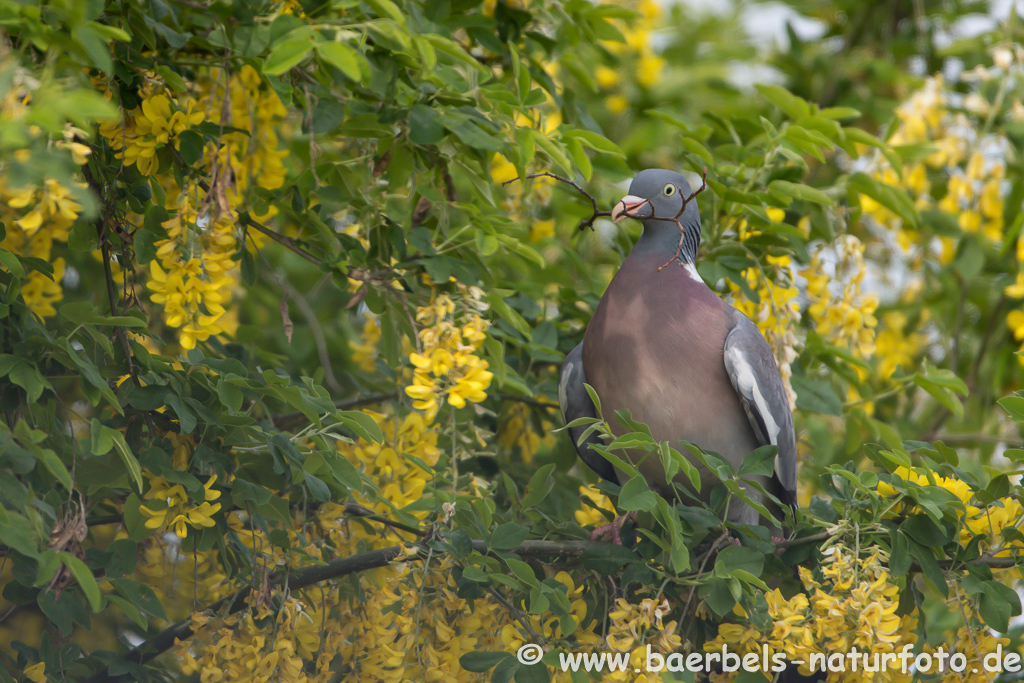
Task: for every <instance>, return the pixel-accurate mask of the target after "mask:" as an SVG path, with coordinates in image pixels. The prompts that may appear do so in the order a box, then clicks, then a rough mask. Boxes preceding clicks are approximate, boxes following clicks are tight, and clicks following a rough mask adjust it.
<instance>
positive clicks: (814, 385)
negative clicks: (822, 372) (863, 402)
mask: <svg viewBox="0 0 1024 683" xmlns="http://www.w3.org/2000/svg"><path fill="white" fill-rule="evenodd" d="M790 381H791V382H792V384H793V390H794V391H795V392H796V407H797V408H800V409H801V410H809V411H811V412H815V413H822V414H823V415H842V414H843V402H842V401H840V400H839V397H838V396H836V392H835V390H834V389H833V388H832V384H831V382H829V381H828V380H827V379H818V378H814V377H807V376H806V375H793V377H792V379H791V380H790Z"/></svg>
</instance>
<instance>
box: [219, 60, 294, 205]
mask: <svg viewBox="0 0 1024 683" xmlns="http://www.w3.org/2000/svg"><path fill="white" fill-rule="evenodd" d="M203 87H204V89H205V91H206V93H207V94H206V95H205V96H204V97H202V98H201V99H200V103H199V106H200V107H201V108H202V109H204V110H205V111H207V112H209V114H208V119H209V120H210V121H213V122H216V123H223V124H224V125H225V126H230V127H232V128H238V129H239V130H242V131H247V132H248V133H249V134H248V135H246V134H245V133H241V132H235V131H227V132H225V133H224V134H223V135H222V136H221V137H220V140H221V142H222V144H221V145H220V146H219V147H217V148H216V150H215V149H214V147H213V145H210V144H207V145H206V147H205V148H204V156H203V164H204V165H205V166H206V167H207V168H210V169H211V170H212V169H213V168H214V167H215V165H214V160H216V167H217V168H220V169H225V168H230V169H232V171H233V178H234V187H233V188H230V187H229V188H228V201H229V203H230V204H231V208H232V209H236V208H237V207H238V205H239V204H240V203H241V201H242V197H241V195H242V193H244V192H245V191H246V190H248V189H250V188H251V187H254V186H258V187H262V188H265V189H268V190H274V189H277V188H279V187H281V186H282V185H284V179H285V165H284V158H285V157H286V156H288V151H287V150H286V149H282V148H281V145H280V137H281V136H280V133H281V131H282V126H283V122H284V118H285V116H286V115H287V113H288V110H287V109H286V108H285V106H284V104H282V103H281V99H280V98H279V97H278V96H277V93H275V92H274V91H273V90H272V89H270V88H268V87H265V86H264V85H263V81H262V79H261V77H260V74H259V72H257V71H256V70H255V69H254V68H252V67H251V66H248V65H246V66H243V67H242V68H241V69H240V70H239V72H238V75H237V76H233V77H232V78H230V79H229V80H228V92H227V100H228V102H227V106H225V104H224V99H225V96H224V89H223V84H222V82H221V81H220V80H219V79H211V80H209V81H206V82H204V83H203ZM271 213H272V214H273V213H276V211H272V212H271Z"/></svg>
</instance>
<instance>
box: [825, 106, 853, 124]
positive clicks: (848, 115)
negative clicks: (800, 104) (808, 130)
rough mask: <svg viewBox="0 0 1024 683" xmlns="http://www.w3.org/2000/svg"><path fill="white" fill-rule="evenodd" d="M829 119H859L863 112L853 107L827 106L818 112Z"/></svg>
mask: <svg viewBox="0 0 1024 683" xmlns="http://www.w3.org/2000/svg"><path fill="white" fill-rule="evenodd" d="M818 113H819V114H821V115H822V116H824V117H825V118H827V119H834V120H836V121H841V120H843V119H859V118H860V117H861V113H860V112H859V111H858V110H856V109H854V108H853V107H827V108H825V109H822V110H821V111H820V112H818Z"/></svg>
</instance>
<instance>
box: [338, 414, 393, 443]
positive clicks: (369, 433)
mask: <svg viewBox="0 0 1024 683" xmlns="http://www.w3.org/2000/svg"><path fill="white" fill-rule="evenodd" d="M335 415H336V416H337V417H338V420H339V421H340V422H342V423H343V424H344V425H345V426H347V427H348V428H349V429H351V430H352V431H353V432H355V433H356V436H358V437H359V438H361V439H362V440H363V441H366V442H374V443H384V432H382V431H381V429H380V425H379V424H377V421H376V420H374V419H373V418H372V417H370V416H369V415H367V414H366V413H364V412H362V411H361V410H341V411H338V412H337V413H335Z"/></svg>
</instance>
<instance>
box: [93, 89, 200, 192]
mask: <svg viewBox="0 0 1024 683" xmlns="http://www.w3.org/2000/svg"><path fill="white" fill-rule="evenodd" d="M147 86H148V87H147V89H146V91H145V92H144V93H142V96H143V99H142V102H141V103H140V104H139V106H138V107H136V108H135V109H133V110H131V111H130V112H126V113H125V116H124V119H123V120H122V121H117V120H112V121H106V122H104V123H103V124H101V125H100V135H102V136H103V137H105V138H106V139H107V141H108V142H109V144H110V147H111V149H113V150H114V151H115V152H121V158H122V160H123V161H124V163H125V165H126V166H131V165H133V164H134V165H135V166H137V167H138V169H139V173H141V174H142V175H144V176H149V175H153V174H154V173H156V172H157V170H158V168H159V165H160V160H159V158H158V157H157V150H158V149H159V148H161V147H165V146H167V145H171V146H173V147H174V149H176V150H177V149H180V145H181V134H182V133H184V132H185V131H186V130H189V129H191V128H194V127H195V126H198V125H199V124H200V123H202V122H203V121H204V120H205V119H206V113H205V112H203V111H201V110H199V111H197V110H196V103H195V102H194V101H193V102H188V103H187V104H186V105H185V106H184V107H182V106H181V105H180V104H179V102H178V100H177V99H176V98H175V97H174V96H173V95H171V94H170V92H169V91H167V90H165V89H164V88H163V87H162V84H160V83H157V82H150V83H148V84H147Z"/></svg>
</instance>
